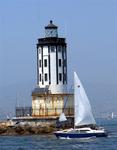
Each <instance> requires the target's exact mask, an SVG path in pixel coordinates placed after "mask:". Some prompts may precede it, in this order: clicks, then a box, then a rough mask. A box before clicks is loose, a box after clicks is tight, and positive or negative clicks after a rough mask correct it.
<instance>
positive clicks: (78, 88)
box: [74, 72, 96, 126]
mask: <svg viewBox="0 0 117 150" xmlns="http://www.w3.org/2000/svg"><path fill="white" fill-rule="evenodd" d="M74 109H75V110H74V113H75V114H74V119H75V126H80V125H89V124H96V122H95V119H94V117H93V114H92V110H91V106H90V103H89V100H88V97H87V95H86V93H85V90H84V88H83V86H82V83H81V81H80V80H79V78H78V76H77V74H76V72H74Z"/></svg>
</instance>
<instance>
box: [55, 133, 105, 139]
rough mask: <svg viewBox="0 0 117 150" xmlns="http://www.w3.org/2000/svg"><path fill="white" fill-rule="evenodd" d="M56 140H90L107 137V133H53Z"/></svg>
mask: <svg viewBox="0 0 117 150" xmlns="http://www.w3.org/2000/svg"><path fill="white" fill-rule="evenodd" d="M54 134H55V135H56V137H57V138H66V139H73V138H91V137H107V133H105V132H104V133H76V134H75V133H62V132H61V133H58V132H55V133H54Z"/></svg>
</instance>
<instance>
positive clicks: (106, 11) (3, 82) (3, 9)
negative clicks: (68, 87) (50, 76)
mask: <svg viewBox="0 0 117 150" xmlns="http://www.w3.org/2000/svg"><path fill="white" fill-rule="evenodd" d="M50 20H53V22H54V24H55V25H57V26H58V32H59V37H65V38H66V41H67V52H68V79H69V84H72V82H73V71H74V70H75V71H76V72H77V73H78V75H79V77H80V79H81V81H82V82H83V85H84V86H85V88H86V91H87V94H88V96H89V98H90V99H91V103H92V107H93V109H94V110H95V111H100V112H109V111H116V110H117V92H116V91H117V1H116V0H64V1H63V0H59V1H57V0H56V1H55V0H51V1H50V0H10V1H9V0H0V111H1V112H2V113H3V112H4V114H6V113H12V112H14V109H15V106H16V104H17V103H20V104H21V105H31V91H32V90H33V89H34V87H35V86H36V43H37V39H38V38H41V37H44V36H45V33H44V27H45V26H46V25H48V23H49V21H50ZM2 110H3V111H2Z"/></svg>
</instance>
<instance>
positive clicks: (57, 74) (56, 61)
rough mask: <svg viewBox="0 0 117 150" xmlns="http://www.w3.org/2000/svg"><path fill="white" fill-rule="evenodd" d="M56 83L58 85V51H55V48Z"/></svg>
mask: <svg viewBox="0 0 117 150" xmlns="http://www.w3.org/2000/svg"><path fill="white" fill-rule="evenodd" d="M56 81H57V84H58V49H57V46H56Z"/></svg>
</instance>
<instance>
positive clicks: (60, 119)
mask: <svg viewBox="0 0 117 150" xmlns="http://www.w3.org/2000/svg"><path fill="white" fill-rule="evenodd" d="M66 120H67V118H66V116H65V114H64V113H63V112H62V113H61V114H60V117H59V122H62V121H66Z"/></svg>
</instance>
